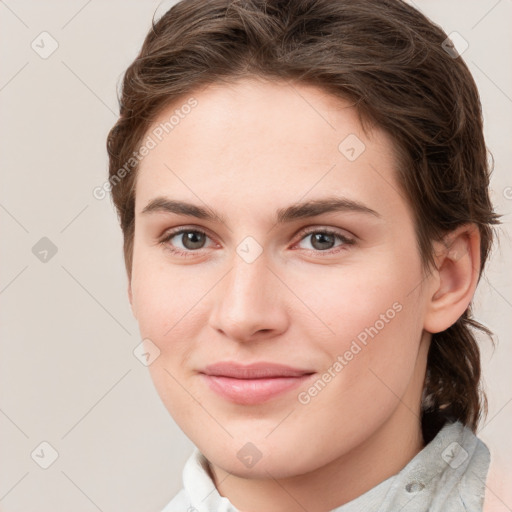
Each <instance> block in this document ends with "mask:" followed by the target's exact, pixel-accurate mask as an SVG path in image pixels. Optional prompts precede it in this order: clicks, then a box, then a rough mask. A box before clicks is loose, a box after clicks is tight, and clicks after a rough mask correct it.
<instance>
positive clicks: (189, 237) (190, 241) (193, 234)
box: [183, 231, 204, 249]
mask: <svg viewBox="0 0 512 512" xmlns="http://www.w3.org/2000/svg"><path fill="white" fill-rule="evenodd" d="M183 237H184V238H183V245H184V246H185V247H186V248H187V249H200V248H201V245H202V243H204V235H203V234H202V233H198V232H197V231H188V232H187V233H185V234H184V235H183ZM197 239H199V241H197Z"/></svg>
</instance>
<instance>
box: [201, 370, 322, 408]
mask: <svg viewBox="0 0 512 512" xmlns="http://www.w3.org/2000/svg"><path fill="white" fill-rule="evenodd" d="M200 373H201V374H202V376H203V378H204V379H205V380H206V382H207V383H208V385H209V387H210V389H212V391H215V392H216V393H217V394H219V395H221V396H222V397H224V398H227V399H228V400H230V401H232V402H235V403H237V404H243V405H251V404H259V403H263V402H266V401H267V400H270V399H271V398H273V397H275V396H277V395H279V394H281V393H284V392H285V391H290V390H292V389H294V388H296V387H297V386H299V385H300V384H302V383H303V382H304V381H305V380H307V379H308V378H310V377H311V375H312V374H313V373H314V372H312V371H311V370H303V369H299V368H292V367H290V366H284V365H280V364H273V363H266V362H260V363H254V364H250V365H240V364H237V363H231V362H221V363H216V364H213V365H209V366H207V367H206V368H205V369H204V370H203V371H202V372H200Z"/></svg>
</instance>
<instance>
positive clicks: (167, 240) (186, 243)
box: [160, 228, 209, 256]
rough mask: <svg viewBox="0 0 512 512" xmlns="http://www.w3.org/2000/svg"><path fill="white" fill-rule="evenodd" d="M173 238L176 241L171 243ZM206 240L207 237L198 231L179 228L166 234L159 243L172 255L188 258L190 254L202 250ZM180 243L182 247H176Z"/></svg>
mask: <svg viewBox="0 0 512 512" xmlns="http://www.w3.org/2000/svg"><path fill="white" fill-rule="evenodd" d="M174 238H175V239H176V241H174V242H172V240H173V239H174ZM207 238H209V237H208V235H207V234H206V233H205V232H204V231H201V230H199V229H191V228H189V229H187V228H180V229H178V230H175V231H171V232H170V233H167V234H166V235H165V236H164V238H163V239H162V240H160V243H161V244H162V245H163V246H165V247H166V248H167V249H168V250H170V251H171V252H173V253H176V254H180V255H183V256H189V255H192V254H190V253H193V252H197V251H198V250H199V249H203V248H204V245H205V241H206V239H207ZM180 243H181V245H182V247H179V245H178V247H176V245H177V244H180Z"/></svg>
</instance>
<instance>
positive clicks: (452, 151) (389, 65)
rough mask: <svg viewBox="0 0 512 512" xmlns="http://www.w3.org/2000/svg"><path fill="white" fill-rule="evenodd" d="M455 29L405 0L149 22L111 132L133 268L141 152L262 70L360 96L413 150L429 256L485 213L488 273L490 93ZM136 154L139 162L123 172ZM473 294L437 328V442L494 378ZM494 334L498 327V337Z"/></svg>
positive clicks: (240, 0) (341, 0) (275, 0)
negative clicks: (483, 376) (219, 88)
mask: <svg viewBox="0 0 512 512" xmlns="http://www.w3.org/2000/svg"><path fill="white" fill-rule="evenodd" d="M446 39H447V35H446V34H445V32H444V31H443V30H442V29H441V28H440V27H438V26H437V25H435V24H433V23H432V22H431V21H430V20H428V19H427V18H426V17H425V16H424V15H423V14H421V13H420V12H419V11H418V10H416V9H414V8H413V7H411V6H409V5H408V4H406V3H405V2H403V1H401V0H358V1H357V2H354V1H353V0H293V1H290V0H231V1H228V0H209V1H204V0H182V1H180V2H179V3H177V4H175V5H174V6H173V7H172V8H171V9H170V10H169V11H168V12H167V13H165V14H164V15H163V16H162V17H161V18H160V19H159V20H158V21H157V22H155V21H154V20H153V25H152V29H151V30H150V32H149V33H148V34H147V36H146V39H145V41H144V44H143V46H142V49H141V51H140V53H139V55H138V56H137V58H136V59H135V61H134V62H133V63H132V64H131V65H130V66H129V68H128V69H127V71H126V73H125V75H124V80H123V83H122V94H121V97H120V100H119V103H120V118H119V120H118V121H117V123H116V124H115V126H114V127H113V128H112V130H111V131H110V133H109V135H108V140H107V150H108V154H109V159H110V167H109V174H110V182H111V185H112V188H111V193H112V198H113V201H114V204H115V206H116V209H117V212H118V216H119V219H120V224H121V227H122V230H123V235H124V257H125V263H126V270H127V273H128V277H129V278H131V265H132V251H133V237H134V223H135V219H134V205H135V192H134V191H135V182H136V169H137V165H136V164H137V162H135V161H133V160H134V159H133V158H132V155H133V152H134V151H135V150H136V149H137V148H138V146H139V144H141V142H142V139H143V137H144V136H145V134H146V132H147V130H148V128H149V127H150V124H151V122H152V121H153V120H154V119H155V117H156V116H157V115H158V114H159V113H160V112H161V111H162V109H163V108H165V107H167V106H168V105H169V104H172V103H175V102H176V101H177V100H178V99H179V98H182V97H184V96H186V95H188V94H191V93H192V92H193V91H196V90H197V89H198V88H200V87H202V86H206V85H209V84H211V83H215V82H217V83H218V82H225V83H232V82H234V81H236V79H238V78H242V77H248V76H257V77H261V78H267V79H270V80H285V81H290V82H294V83H304V84H308V85H314V86H317V87H319V88H321V89H323V90H325V91H327V92H329V93H331V94H333V95H334V96H337V97H340V98H343V99H349V100H350V101H354V103H355V104H356V106H357V108H358V112H359V115H360V117H361V121H362V122H363V126H364V124H365V123H370V124H371V123H374V124H376V125H377V126H379V127H380V128H381V129H383V130H385V131H386V132H387V133H388V134H390V135H391V136H392V138H393V140H394V142H395V144H396V149H397V152H398V154H399V155H400V161H401V165H400V166H399V168H398V169H397V179H398V181H399V183H400V186H401V188H402V191H403V192H404V194H405V196H406V200H407V201H409V203H410V206H411V208H412V210H413V212H414V221H415V227H416V236H417V242H418V250H419V253H420V254H421V258H422V263H423V268H424V269H425V270H428V269H430V268H432V267H431V266H432V265H434V258H433V245H432V242H433V241H439V240H441V239H442V237H443V235H445V234H446V233H448V232H449V231H451V230H454V229H455V228H457V227H458V226H461V225H464V224H467V223H475V224H476V225H477V226H478V228H479V230H480V236H481V247H480V250H481V266H480V269H479V270H480V274H479V280H480V277H481V275H482V272H483V269H484V265H485V262H486V260H487V257H488V254H489V251H490V248H491V245H492V241H493V230H492V226H491V225H492V224H499V223H500V221H499V220H498V219H499V217H500V215H497V214H496V213H494V211H493V207H492V204H491V201H490V198H489V193H488V186H489V180H490V174H491V170H490V168H489V164H488V160H487V149H486V146H485V142H484V136H483V120H482V112H481V105H480V99H479V95H478V91H477V87H476V85H475V82H474V80H473V78H472V76H471V74H470V72H469V70H468V68H467V66H466V64H465V63H464V61H463V60H462V58H461V57H460V56H457V55H456V54H455V55H454V54H453V50H452V52H449V51H445V48H447V47H446V44H443V42H444V41H445V40H446ZM127 162H130V166H131V167H132V168H133V169H128V170H129V171H131V170H133V172H127V173H126V172H125V173H123V179H119V174H118V173H119V170H120V169H121V168H123V166H124V168H125V169H126V163H127ZM471 328H477V329H480V330H482V331H483V332H485V333H486V334H487V335H489V336H492V332H491V331H490V330H489V329H487V328H486V327H485V326H483V325H482V324H480V323H478V322H477V321H476V320H474V319H473V318H471V304H470V306H469V307H468V308H467V310H466V311H465V312H464V314H463V315H462V316H461V317H460V318H459V319H458V320H457V322H456V323H455V324H453V325H452V326H451V327H449V328H448V329H446V330H445V331H443V332H440V333H436V334H433V335H432V342H431V346H430V349H429V355H428V362H427V372H426V378H425V387H424V392H423V400H422V418H421V420H422V429H423V436H424V440H425V442H429V441H430V440H431V439H432V438H433V437H434V435H435V434H436V433H437V432H438V430H439V429H440V428H441V427H442V425H443V424H444V423H445V422H446V421H447V420H451V421H454V420H459V421H461V422H462V423H464V424H466V425H468V426H469V427H470V428H471V429H472V430H473V431H474V432H476V428H477V425H478V422H479V420H480V417H481V415H482V407H483V409H484V411H485V413H487V399H486V396H485V393H484V392H483V390H482V388H481V386H480V373H481V367H480V352H479V347H478V343H477V340H476V337H475V333H474V332H473V331H472V329H471ZM491 339H492V337H491Z"/></svg>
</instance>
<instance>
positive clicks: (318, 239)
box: [312, 233, 333, 250]
mask: <svg viewBox="0 0 512 512" xmlns="http://www.w3.org/2000/svg"><path fill="white" fill-rule="evenodd" d="M325 239H327V242H325V241H323V240H325ZM322 242H323V244H325V243H327V245H329V246H331V245H332V242H333V236H332V235H328V234H326V233H315V234H314V235H313V244H312V245H313V247H315V249H320V250H325V249H330V248H331V247H325V245H322ZM318 244H320V246H318Z"/></svg>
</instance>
